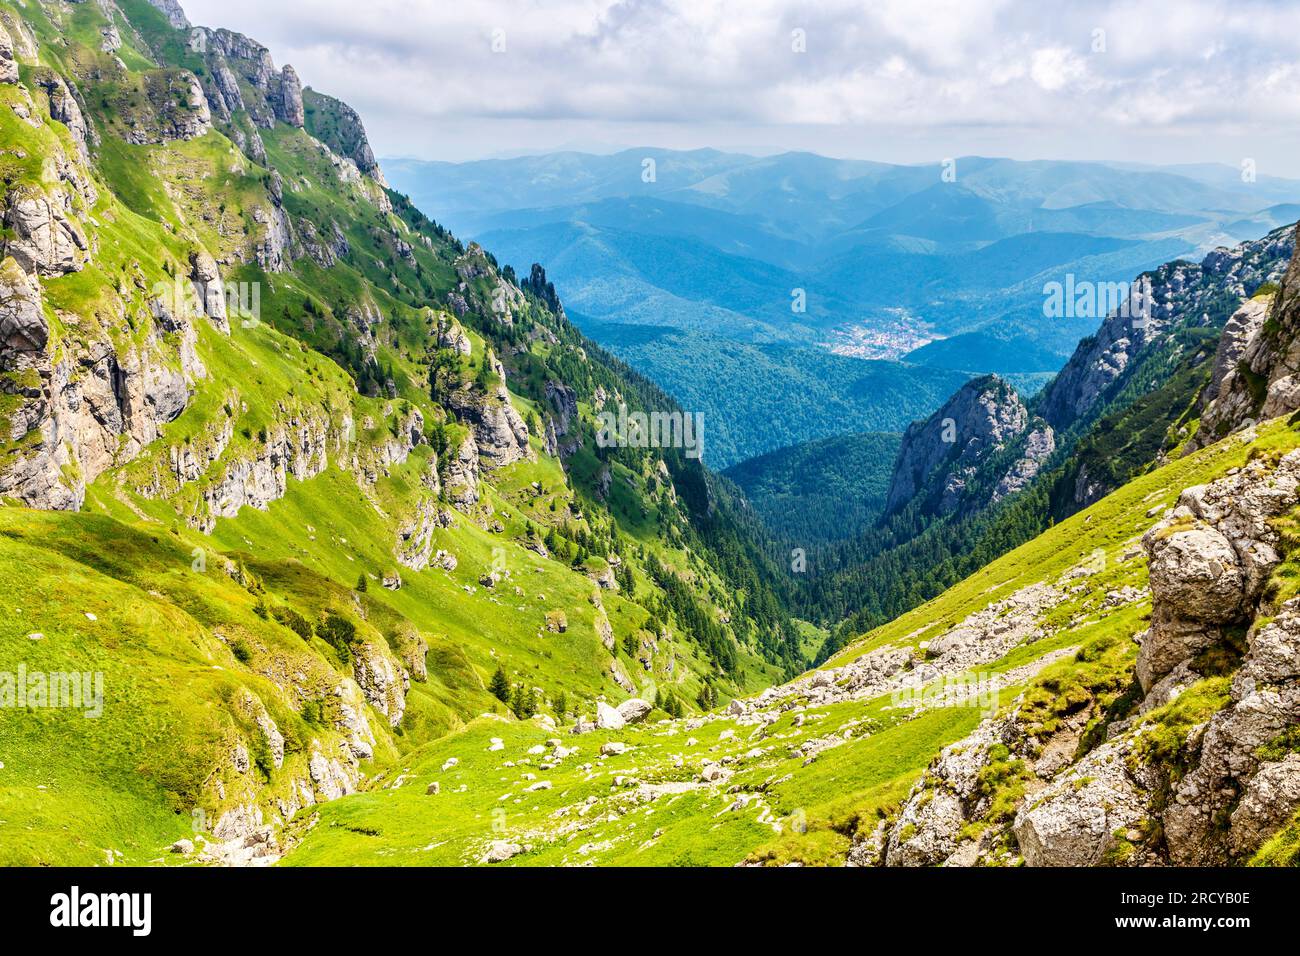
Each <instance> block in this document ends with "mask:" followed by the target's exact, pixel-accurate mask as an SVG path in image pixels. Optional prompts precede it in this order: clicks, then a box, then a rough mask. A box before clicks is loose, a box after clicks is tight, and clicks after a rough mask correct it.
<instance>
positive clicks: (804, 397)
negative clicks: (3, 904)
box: [0, 0, 1300, 925]
mask: <svg viewBox="0 0 1300 956" xmlns="http://www.w3.org/2000/svg"><path fill="white" fill-rule="evenodd" d="M305 79H307V80H312V79H314V78H311V77H307V78H305ZM319 79H322V80H324V79H328V77H320V78H319ZM303 81H304V78H303V77H300V76H299V74H298V72H297V70H296V69H295V68H294V67H292V66H289V65H285V64H277V63H276V61H275V59H274V58H273V56H272V53H271V50H270V49H268V48H267V47H265V46H263V45H262V44H261V43H259V42H258V41H257V40H255V39H253V38H251V37H248V36H245V35H243V34H241V33H238V32H235V31H232V30H229V29H223V28H220V27H208V26H200V25H195V24H192V23H191V22H190V21H189V19H188V17H187V15H186V13H185V12H184V11H183V10H182V9H181V7H180V6H179V5H178V4H177V3H176V2H175V0H96V2H88V3H78V2H65V0H0V195H2V202H0V221H2V222H3V229H0V594H2V595H3V601H4V606H3V610H2V611H0V865H4V866H9V867H22V868H30V872H35V870H36V869H38V868H40V869H45V868H65V867H85V868H97V869H103V870H105V871H107V872H110V873H111V872H113V870H114V868H127V867H132V868H134V867H154V868H159V869H164V870H171V869H176V870H189V869H194V870H197V869H202V868H215V867H250V868H251V867H264V866H279V867H284V868H293V867H344V866H346V867H353V866H367V867H401V866H421V867H464V866H481V867H486V868H490V869H493V870H497V871H509V870H511V869H512V868H514V867H540V866H548V867H549V866H563V867H585V866H609V867H669V866H671V867H686V866H690V867H737V866H747V867H748V866H754V867H758V866H764V867H768V866H772V867H776V866H837V867H841V866H848V867H853V868H857V869H866V868H877V867H941V866H947V867H956V866H961V867H1020V866H1028V867H1049V866H1052V867H1122V866H1125V867H1126V866H1132V867H1156V866H1159V867H1176V866H1184V867H1247V866H1263V867H1278V866H1294V865H1297V863H1298V862H1300V736H1298V735H1297V729H1296V728H1297V726H1300V594H1298V593H1297V592H1298V590H1300V585H1298V583H1297V582H1300V565H1298V564H1297V560H1298V559H1297V555H1298V554H1300V552H1297V550H1296V546H1297V543H1298V542H1300V536H1298V532H1297V527H1298V526H1297V519H1298V518H1300V382H1298V381H1297V376H1298V375H1300V260H1297V259H1296V258H1295V257H1294V252H1295V240H1296V230H1297V226H1296V223H1295V220H1294V215H1295V213H1296V206H1294V205H1293V204H1291V202H1290V198H1289V197H1292V190H1293V184H1292V182H1291V181H1289V180H1283V179H1277V178H1269V177H1260V178H1259V179H1258V180H1257V181H1255V182H1253V183H1251V184H1250V185H1252V186H1255V187H1258V188H1254V189H1243V188H1241V186H1243V185H1245V181H1244V180H1242V181H1241V184H1240V185H1239V184H1238V183H1237V182H1235V181H1234V180H1233V178H1232V176H1230V175H1226V174H1225V173H1224V170H1223V169H1222V168H1221V167H1212V166H1206V167H1201V166H1186V167H1177V168H1169V169H1161V168H1154V167H1144V166H1142V167H1139V166H1135V165H1132V164H1113V163H1073V162H1071V163H1066V162H1024V161H1013V160H1000V159H984V158H980V157H974V156H971V157H959V158H958V159H957V160H956V168H957V169H958V170H959V172H958V178H957V180H956V182H955V183H948V182H944V181H942V180H940V179H939V177H938V169H937V167H936V168H931V167H928V166H906V165H895V164H886V163H874V162H865V161H848V160H830V159H826V158H824V157H820V156H815V155H813V154H808V153H786V154H782V155H775V156H766V157H755V156H749V155H742V154H740V153H725V152H720V151H716V150H697V151H673V150H634V151H631V152H627V153H615V154H613V155H594V154H580V153H555V154H548V155H543V156H530V157H523V158H521V159H513V160H494V161H483V162H475V163H465V164H445V163H425V162H414V161H403V162H397V161H384V162H380V161H379V160H377V159H376V156H375V150H374V148H373V147H372V145H371V142H370V139H369V134H368V132H367V128H366V125H365V120H364V119H363V117H362V116H361V115H360V114H359V113H358V112H357V111H355V110H354V109H353V108H352V107H350V106H348V105H347V104H345V103H343V102H342V101H341V100H339V99H335V98H334V97H332V96H330V95H328V94H326V93H323V92H320V91H318V90H316V89H315V88H314V87H313V86H311V85H304V82H303ZM647 160H649V161H651V163H650V165H649V166H647V165H646V164H645V161H647ZM629 168H634V169H635V170H637V173H636V175H635V177H633V179H634V180H635V182H637V183H641V184H642V185H643V186H645V187H646V188H644V189H643V188H641V186H636V185H629V183H630V182H632V180H629V178H628V170H629ZM649 169H653V170H654V173H655V174H654V176H652V177H650V178H649V179H648V180H647V179H643V178H641V174H642V172H644V171H646V170H649ZM1228 172H1229V173H1231V172H1232V170H1229V171H1228ZM949 187H952V188H949ZM434 217H437V218H436V219H435V218H434ZM1067 272H1068V273H1069V274H1070V275H1074V274H1075V273H1076V272H1077V274H1078V276H1079V277H1081V278H1083V277H1086V278H1083V281H1088V282H1102V281H1106V282H1110V281H1115V282H1123V283H1125V284H1126V285H1125V288H1142V289H1144V290H1148V291H1149V293H1150V294H1149V301H1147V302H1145V304H1144V307H1143V308H1142V309H1141V310H1134V309H1131V308H1129V307H1128V306H1129V305H1130V304H1131V303H1130V302H1128V301H1127V300H1126V301H1125V302H1124V303H1123V304H1121V306H1120V307H1118V308H1113V309H1110V310H1109V311H1108V312H1107V313H1106V314H1104V315H1090V314H1088V315H1080V314H1076V315H1074V316H1072V317H1066V316H1064V315H1062V316H1060V317H1057V318H1054V319H1053V320H1052V324H1051V325H1050V326H1045V325H1043V324H1042V319H1043V318H1044V316H1043V310H1042V305H1043V303H1042V290H1043V288H1044V284H1045V283H1047V282H1049V281H1052V279H1053V278H1054V277H1056V278H1061V281H1065V280H1064V278H1063V275H1064V274H1065V273H1067ZM799 290H802V291H803V292H805V293H807V295H806V297H805V298H803V300H802V301H803V302H804V304H805V305H806V307H807V308H806V311H802V312H792V311H791V309H790V306H791V303H792V301H800V299H799V297H798V296H794V293H795V292H797V291H799ZM1084 311H1088V310H1084ZM903 317H905V320H904V318H903ZM890 322H893V323H894V324H893V325H890V324H889V323H890ZM837 336H838V337H839V339H838V340H839V341H840V342H841V346H840V347H841V349H843V348H844V346H843V342H844V341H845V339H844V336H847V341H848V342H849V343H851V344H850V345H849V346H847V347H848V349H849V350H850V353H853V352H858V351H862V350H866V349H879V350H880V352H879V355H880V357H878V358H874V359H866V358H861V357H857V355H856V354H836V353H835V352H834V351H833V350H832V349H830V348H828V347H827V346H828V344H830V343H832V342H834V341H836V340H837ZM701 416H702V417H701ZM638 425H639V427H637V426H638ZM701 453H702V454H701ZM20 687H21V690H20ZM74 690H76V691H79V693H75V694H74V693H73V691H74ZM169 875H174V874H169ZM498 878H499V877H498ZM250 879H251V877H250ZM186 915H187V919H188V918H189V914H188V910H187V911H186ZM295 925H296V924H295ZM367 925H369V924H367Z"/></svg>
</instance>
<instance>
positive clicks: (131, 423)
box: [0, 258, 205, 510]
mask: <svg viewBox="0 0 1300 956" xmlns="http://www.w3.org/2000/svg"><path fill="white" fill-rule="evenodd" d="M153 306H154V311H153V314H152V315H150V314H148V313H146V314H144V315H141V316H138V317H136V319H135V321H136V322H137V323H139V325H140V327H141V328H143V329H145V330H146V331H147V335H146V336H145V337H144V338H143V340H142V341H140V342H139V343H138V344H136V345H133V346H130V347H118V346H117V345H115V344H114V343H113V342H112V341H111V340H109V339H107V338H105V339H92V340H90V341H88V342H85V343H78V342H76V341H74V340H68V341H64V342H63V343H62V344H61V347H60V350H59V352H58V355H57V357H56V356H55V355H54V354H52V349H51V344H50V330H49V326H48V321H47V317H46V314H45V312H44V310H43V309H42V306H41V302H40V292H39V288H38V287H37V285H36V282H35V280H34V279H32V278H30V277H28V276H27V275H25V274H24V273H23V271H22V269H21V268H19V266H18V263H17V262H16V261H15V260H14V259H12V258H11V259H6V260H5V261H4V263H3V264H2V265H0V340H2V343H3V344H2V345H0V369H3V370H4V372H6V373H7V374H6V377H5V379H4V384H3V388H4V390H5V391H6V392H8V393H9V394H11V395H14V396H15V397H16V398H17V399H18V401H17V404H16V407H14V408H13V409H12V410H11V411H10V412H9V413H8V415H7V416H6V419H5V422H4V424H5V428H6V432H7V433H6V434H5V435H4V436H3V437H4V439H5V440H6V441H9V442H16V443H20V444H19V445H18V448H17V453H16V454H15V455H14V456H12V457H11V458H10V459H9V460H8V461H7V462H6V465H5V470H4V473H3V474H0V495H6V496H11V497H14V498H17V499H19V500H20V501H22V502H23V503H24V504H27V505H28V506H30V507H34V508H46V509H57V510H76V509H78V508H80V507H81V504H82V501H83V499H84V496H85V486H86V484H87V483H88V482H90V481H93V480H94V479H95V478H96V477H98V476H99V475H100V474H101V473H103V472H104V471H105V470H106V469H108V468H109V467H111V466H113V465H114V464H119V463H123V462H126V461H130V460H131V459H133V458H134V457H135V456H136V455H138V454H139V452H140V450H141V449H142V448H144V447H145V446H146V445H148V444H149V443H150V442H152V441H154V440H155V439H156V438H157V437H158V435H159V433H160V429H161V427H162V426H163V425H164V424H166V423H167V422H169V421H172V420H173V419H175V418H176V417H177V416H178V415H179V414H180V413H181V412H182V411H183V410H184V409H185V407H186V405H187V404H188V401H189V385H190V383H191V382H193V381H194V380H195V379H197V378H199V377H202V376H203V375H204V374H205V373H204V370H203V368H202V366H201V365H200V364H198V361H197V356H195V355H194V351H193V330H192V329H190V328H189V327H188V325H187V323H186V321H185V320H184V318H183V317H177V316H175V315H173V314H171V313H170V312H169V311H168V310H166V309H165V308H164V307H163V306H162V305H161V304H160V303H157V302H155V303H153ZM121 322H122V323H123V324H125V322H126V319H125V317H124V316H123V317H122V318H121ZM165 336H174V338H173V339H172V341H171V342H169V341H168V340H167V338H165Z"/></svg>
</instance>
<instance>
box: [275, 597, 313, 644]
mask: <svg viewBox="0 0 1300 956" xmlns="http://www.w3.org/2000/svg"><path fill="white" fill-rule="evenodd" d="M271 615H272V616H273V617H274V618H275V619H276V621H277V622H278V623H280V624H283V625H284V626H285V627H287V628H288V629H289V630H291V631H293V632H294V633H295V634H297V635H298V636H299V637H301V638H302V639H303V640H304V641H310V640H311V637H312V627H311V622H310V621H309V620H307V619H306V618H305V617H303V616H302V615H301V614H299V613H298V612H297V611H295V610H294V609H293V608H291V607H287V606H286V607H277V608H275V609H274V610H273V611H272V612H271Z"/></svg>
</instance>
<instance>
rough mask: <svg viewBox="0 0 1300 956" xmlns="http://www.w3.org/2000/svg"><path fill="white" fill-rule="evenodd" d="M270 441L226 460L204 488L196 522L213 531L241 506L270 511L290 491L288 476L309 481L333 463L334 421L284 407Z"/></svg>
mask: <svg viewBox="0 0 1300 956" xmlns="http://www.w3.org/2000/svg"><path fill="white" fill-rule="evenodd" d="M282 411H283V413H284V414H285V419H284V420H283V421H281V422H279V423H277V424H276V425H275V426H274V427H273V428H272V429H271V430H270V431H269V433H268V435H267V438H266V440H265V441H264V442H262V441H259V442H258V443H257V444H256V445H255V446H254V447H253V448H252V449H251V450H250V452H249V453H248V454H246V455H243V456H241V457H240V458H238V459H237V460H235V461H232V462H230V463H229V464H227V465H226V467H225V470H224V471H223V472H222V474H221V476H220V477H219V478H217V479H216V480H215V481H214V482H212V484H210V485H208V486H206V487H205V488H203V489H202V490H201V493H200V494H201V499H202V504H201V506H200V509H199V511H198V512H197V513H195V514H193V515H191V516H190V518H189V520H190V523H191V524H192V525H193V526H194V527H196V528H198V529H199V530H201V531H203V532H205V533H208V534H210V533H211V532H212V531H213V529H214V528H215V527H216V521H217V519H218V518H233V517H235V516H236V515H237V514H239V511H240V509H241V508H244V507H250V508H256V509H258V510H259V511H265V510H266V509H267V508H268V507H269V506H270V504H271V502H273V501H278V500H280V499H281V498H283V497H284V496H285V493H286V492H287V490H288V479H289V478H290V477H292V478H296V479H297V480H299V481H306V480H307V479H309V478H314V477H315V476H316V475H319V474H320V473H321V472H323V471H324V470H325V468H326V467H327V466H328V463H329V462H328V457H327V454H326V449H327V444H328V437H329V422H328V421H327V420H326V419H324V418H323V417H317V416H316V415H313V414H306V413H297V412H288V411H287V410H282Z"/></svg>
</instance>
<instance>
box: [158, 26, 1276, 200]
mask: <svg viewBox="0 0 1300 956" xmlns="http://www.w3.org/2000/svg"><path fill="white" fill-rule="evenodd" d="M182 3H183V5H184V7H185V9H186V11H187V12H188V14H189V16H190V19H191V20H192V21H193V22H195V23H197V24H203V25H207V26H226V27H230V28H231V29H235V30H238V31H240V32H242V33H247V34H248V35H250V36H252V37H253V38H254V39H257V40H259V41H261V42H262V43H264V44H265V45H266V46H268V47H270V49H271V52H272V54H273V55H274V57H275V60H276V63H277V64H280V65H282V64H284V63H292V64H293V65H294V66H295V67H296V68H297V70H298V73H299V74H300V75H301V77H302V79H303V82H304V83H305V84H308V85H311V86H314V87H316V88H317V89H319V90H321V91H323V92H327V93H331V94H333V95H336V96H338V97H340V98H341V99H344V100H346V101H347V102H349V103H351V104H352V105H353V106H354V107H356V108H357V110H358V111H360V113H361V115H362V118H363V119H364V120H365V122H366V126H367V128H368V129H369V132H370V138H371V140H372V142H373V144H374V147H375V151H376V153H378V154H379V155H381V156H397V155H402V156H419V157H424V158H431V159H450V160H463V159H472V158H481V157H486V156H493V155H511V154H518V153H526V152H528V153H532V152H548V151H552V150H555V149H557V148H581V149H588V150H593V151H607V150H609V149H614V148H622V147H631V146H647V145H648V146H665V147H677V148H693V147H701V146H713V147H717V148H720V149H733V150H742V151H750V152H762V153H767V152H779V151H784V150H799V149H802V150H811V151H814V152H819V153H823V154H826V155H831V156H842V157H855V158H865V159H881V160H888V161H896V162H920V161H933V160H936V159H941V158H944V157H948V156H961V155H966V154H974V153H978V154H982V155H996V156H1012V157H1015V158H1019V159H1034V158H1046V159H1060V158H1076V159H1124V160H1133V161H1141V162H1153V163H1184V162H1204V161H1217V162H1224V163H1230V164H1232V165H1239V164H1240V163H1241V162H1242V160H1243V159H1245V158H1250V159H1253V160H1255V162H1256V164H1257V168H1258V171H1259V173H1260V174H1261V175H1265V174H1273V175H1285V176H1300V148H1298V147H1300V3H1296V2H1265V0H1128V2H1087V0H1074V2H1069V3H1065V2H1048V0H1039V2H1010V0H802V2H801V0H408V2H399V0H182Z"/></svg>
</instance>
